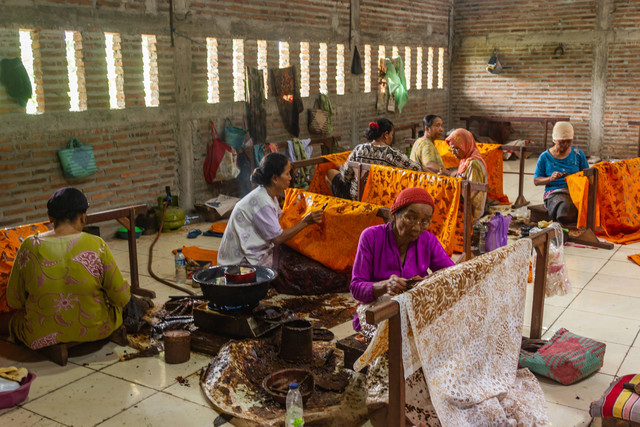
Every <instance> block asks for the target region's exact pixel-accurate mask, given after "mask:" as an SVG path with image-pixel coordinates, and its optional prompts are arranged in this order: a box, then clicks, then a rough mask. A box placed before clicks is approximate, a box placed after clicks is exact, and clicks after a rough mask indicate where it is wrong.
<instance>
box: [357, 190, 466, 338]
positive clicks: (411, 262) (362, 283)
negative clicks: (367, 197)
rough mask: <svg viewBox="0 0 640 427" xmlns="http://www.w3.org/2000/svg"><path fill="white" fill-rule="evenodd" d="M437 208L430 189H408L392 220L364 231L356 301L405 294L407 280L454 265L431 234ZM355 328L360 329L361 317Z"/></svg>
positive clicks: (398, 198) (394, 207)
mask: <svg viewBox="0 0 640 427" xmlns="http://www.w3.org/2000/svg"><path fill="white" fill-rule="evenodd" d="M433 209H434V203H433V198H432V197H431V195H430V194H429V193H428V192H427V191H426V190H423V189H421V188H406V189H404V190H402V191H401V192H400V194H398V195H397V196H396V198H395V199H394V201H393V205H392V206H391V215H392V217H391V221H389V223H387V224H383V225H375V226H373V227H369V228H367V229H366V230H364V231H363V232H362V234H361V235H360V241H359V242H358V251H357V253H356V259H355V262H354V264H353V272H352V276H351V286H350V290H351V295H353V297H354V298H356V299H357V300H358V301H360V302H363V303H370V302H373V301H375V300H376V299H378V298H379V297H381V296H382V295H384V294H392V295H394V294H397V293H398V292H401V291H404V290H405V289H406V286H407V283H406V280H407V279H417V278H424V277H426V276H427V275H428V274H429V272H428V270H429V269H431V271H432V272H435V271H438V270H441V269H443V268H447V267H451V266H452V265H454V262H453V261H451V258H449V256H448V255H447V253H446V252H445V251H444V248H443V247H442V245H441V244H440V242H439V241H438V239H437V238H436V236H434V235H433V234H432V233H430V232H429V231H427V227H429V224H430V223H431V216H432V215H433ZM353 328H354V329H355V330H360V321H359V319H358V315H357V314H356V316H355V317H354V319H353Z"/></svg>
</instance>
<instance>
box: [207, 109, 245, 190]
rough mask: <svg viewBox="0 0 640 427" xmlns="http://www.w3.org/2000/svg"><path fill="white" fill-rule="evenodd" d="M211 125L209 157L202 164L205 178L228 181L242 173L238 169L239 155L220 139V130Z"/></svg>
mask: <svg viewBox="0 0 640 427" xmlns="http://www.w3.org/2000/svg"><path fill="white" fill-rule="evenodd" d="M210 125H211V144H208V145H207V157H206V158H205V160H204V165H203V166H202V169H203V172H204V179H205V180H206V181H207V182H208V183H209V184H213V183H216V182H222V181H228V180H231V179H234V178H236V177H237V176H238V175H240V169H238V163H237V159H238V155H237V154H236V151H235V150H234V149H233V148H231V147H230V146H229V145H228V144H227V143H226V142H224V141H223V140H222V139H220V136H219V135H218V131H217V130H216V128H215V126H214V125H213V121H211V122H210Z"/></svg>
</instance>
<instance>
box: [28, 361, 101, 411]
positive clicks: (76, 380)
mask: <svg viewBox="0 0 640 427" xmlns="http://www.w3.org/2000/svg"><path fill="white" fill-rule="evenodd" d="M52 363H53V362H52ZM74 365H75V363H74ZM76 366H77V365H76ZM83 368H84V366H83ZM96 372H98V371H93V370H92V372H89V373H88V374H87V375H83V376H81V377H80V378H76V379H75V380H73V381H69V382H67V383H64V384H62V385H61V386H60V387H57V388H54V389H52V390H49V391H47V392H46V393H44V394H43V395H42V396H38V397H36V398H34V399H31V400H29V401H28V402H23V403H21V404H20V407H22V405H29V404H30V403H31V402H35V401H37V400H39V399H41V398H43V397H44V396H47V395H49V394H51V393H55V392H56V391H58V390H60V389H62V388H64V387H66V386H68V385H69V384H73V383H75V382H78V381H80V380H81V379H84V378H87V377H88V376H89V375H93V374H95V373H96ZM37 378H38V377H37V375H36V380H37ZM24 409H26V408H24ZM32 412H33V411H32ZM38 415H40V414H38Z"/></svg>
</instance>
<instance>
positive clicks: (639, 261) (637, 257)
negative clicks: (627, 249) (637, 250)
mask: <svg viewBox="0 0 640 427" xmlns="http://www.w3.org/2000/svg"><path fill="white" fill-rule="evenodd" d="M627 258H629V259H630V260H631V261H633V262H635V263H636V264H638V265H640V254H634V255H627Z"/></svg>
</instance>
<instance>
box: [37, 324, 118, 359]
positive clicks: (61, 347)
mask: <svg viewBox="0 0 640 427" xmlns="http://www.w3.org/2000/svg"><path fill="white" fill-rule="evenodd" d="M106 339H108V340H109V341H112V342H114V343H116V344H118V345H121V346H126V345H128V344H129V342H128V340H127V330H126V329H125V327H124V325H120V327H119V328H118V329H116V330H115V331H113V333H112V334H111V335H109V337H108V338H106ZM90 342H91V341H88V342H86V343H85V342H62V343H58V344H54V345H50V346H48V347H44V348H41V349H39V350H37V351H38V353H40V354H42V355H44V356H45V357H46V358H47V359H49V360H51V361H52V362H54V363H57V364H58V365H60V366H66V365H67V362H68V361H69V349H70V348H73V347H75V346H77V345H80V344H88V343H90ZM98 342H99V341H98Z"/></svg>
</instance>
